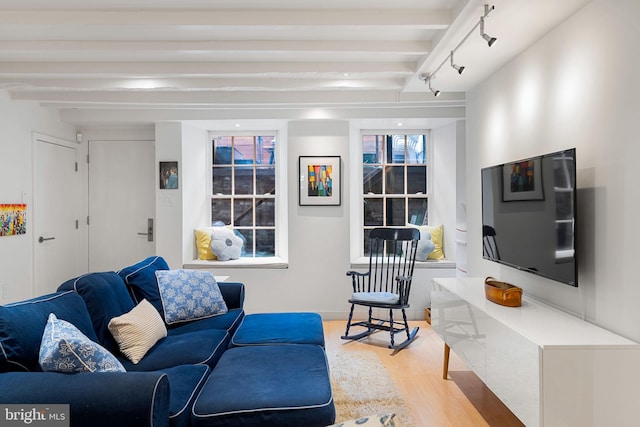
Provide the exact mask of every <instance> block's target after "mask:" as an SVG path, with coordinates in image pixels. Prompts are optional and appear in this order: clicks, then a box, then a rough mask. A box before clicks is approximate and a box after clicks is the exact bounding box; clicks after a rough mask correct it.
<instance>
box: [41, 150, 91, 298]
mask: <svg viewBox="0 0 640 427" xmlns="http://www.w3.org/2000/svg"><path fill="white" fill-rule="evenodd" d="M71 144H72V143H69V145H66V144H65V143H64V142H63V141H57V140H55V139H46V140H45V139H42V138H34V143H33V174H34V177H33V192H34V194H33V205H34V206H33V222H34V233H33V238H34V275H33V276H34V295H42V294H45V293H50V292H54V291H55V290H56V289H57V288H58V286H60V284H62V283H63V282H65V281H66V280H68V279H71V278H73V277H75V276H77V275H79V274H80V258H79V254H80V244H81V242H80V240H81V239H80V234H79V233H80V232H79V230H78V222H77V221H78V219H79V206H80V203H79V197H78V195H79V193H78V191H79V183H78V179H79V178H78V172H77V166H76V160H77V150H76V148H75V147H74V146H73V145H71Z"/></svg>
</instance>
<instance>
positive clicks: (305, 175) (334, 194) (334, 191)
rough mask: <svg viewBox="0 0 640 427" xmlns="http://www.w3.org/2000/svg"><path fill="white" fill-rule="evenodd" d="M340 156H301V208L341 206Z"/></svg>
mask: <svg viewBox="0 0 640 427" xmlns="http://www.w3.org/2000/svg"><path fill="white" fill-rule="evenodd" d="M340 162H341V159H340V156H324V157H320V156H300V158H299V176H300V187H299V204H300V206H340V204H341V202H342V200H341V197H342V195H341V191H340V190H341V177H342V172H341V170H340V168H341V164H340Z"/></svg>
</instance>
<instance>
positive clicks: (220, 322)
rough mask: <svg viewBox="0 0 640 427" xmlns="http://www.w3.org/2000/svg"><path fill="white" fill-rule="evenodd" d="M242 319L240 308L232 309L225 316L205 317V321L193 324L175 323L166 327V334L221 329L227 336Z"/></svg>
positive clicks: (242, 314) (242, 311) (242, 313)
mask: <svg viewBox="0 0 640 427" xmlns="http://www.w3.org/2000/svg"><path fill="white" fill-rule="evenodd" d="M243 317H244V310H243V309H241V308H234V309H231V310H229V311H227V312H226V313H225V314H220V315H218V316H213V317H207V318H206V319H200V320H197V321H195V322H187V323H176V324H173V325H168V326H167V333H168V334H169V335H179V334H184V333H187V332H194V331H207V330H210V329H222V330H226V331H227V332H229V335H231V334H233V333H234V332H235V330H236V329H237V328H238V325H240V322H241V321H242V319H243Z"/></svg>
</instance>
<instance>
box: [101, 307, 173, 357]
mask: <svg viewBox="0 0 640 427" xmlns="http://www.w3.org/2000/svg"><path fill="white" fill-rule="evenodd" d="M108 328H109V331H110V332H111V335H113V338H114V339H115V340H116V342H117V343H118V347H120V351H121V352H122V353H123V354H124V355H125V356H127V358H128V359H129V360H131V361H132V362H133V363H136V364H137V363H138V362H139V361H140V360H141V359H142V358H143V357H144V355H145V354H147V352H148V351H149V350H150V349H151V347H153V346H154V345H155V344H156V343H157V342H158V341H160V340H161V339H162V338H164V337H166V336H167V328H166V327H165V325H164V322H163V321H162V317H160V313H158V310H156V309H155V307H154V306H153V305H151V303H150V302H149V301H147V300H146V299H143V300H142V301H141V302H140V304H138V305H137V306H135V307H134V308H133V309H132V310H131V311H130V312H128V313H125V314H123V315H121V316H118V317H114V318H113V319H111V320H110V321H109V325H108Z"/></svg>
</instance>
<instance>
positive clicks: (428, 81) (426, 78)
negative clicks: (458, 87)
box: [419, 74, 440, 97]
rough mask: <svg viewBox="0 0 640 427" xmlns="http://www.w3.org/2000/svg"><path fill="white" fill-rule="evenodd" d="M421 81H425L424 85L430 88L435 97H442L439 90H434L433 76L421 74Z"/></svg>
mask: <svg viewBox="0 0 640 427" xmlns="http://www.w3.org/2000/svg"><path fill="white" fill-rule="evenodd" d="M419 77H420V80H423V81H424V83H425V84H426V85H427V87H428V88H429V90H430V91H431V92H432V93H433V96H436V97H437V96H440V91H439V90H438V89H434V88H432V87H431V79H432V78H433V74H431V75H429V74H420V76H419Z"/></svg>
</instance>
